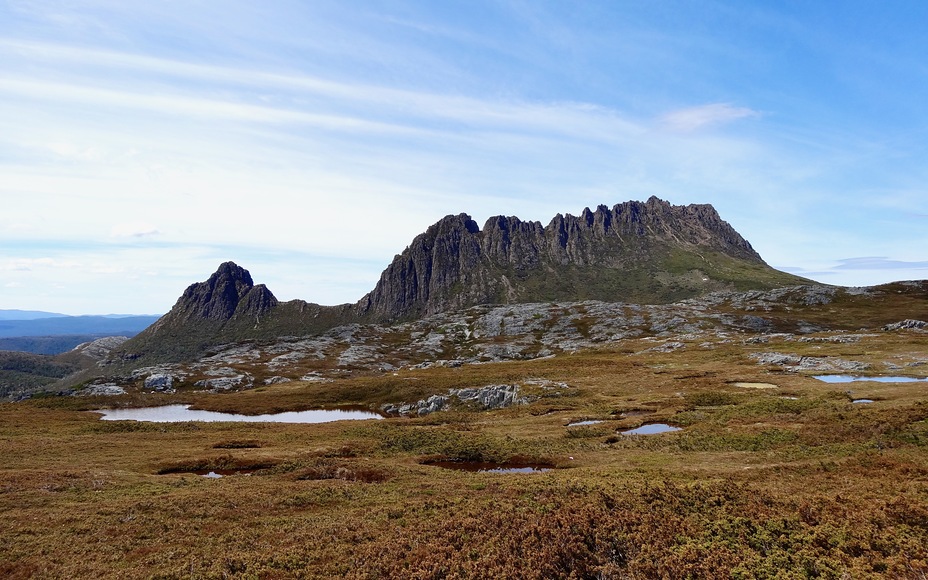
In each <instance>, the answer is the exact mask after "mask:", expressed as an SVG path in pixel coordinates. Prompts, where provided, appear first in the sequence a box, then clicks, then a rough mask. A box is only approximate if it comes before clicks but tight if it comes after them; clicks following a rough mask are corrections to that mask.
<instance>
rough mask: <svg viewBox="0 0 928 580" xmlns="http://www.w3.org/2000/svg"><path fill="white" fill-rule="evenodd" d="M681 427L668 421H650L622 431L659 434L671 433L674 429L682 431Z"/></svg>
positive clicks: (632, 433) (624, 432)
mask: <svg viewBox="0 0 928 580" xmlns="http://www.w3.org/2000/svg"><path fill="white" fill-rule="evenodd" d="M680 430H681V429H680V428H679V427H674V426H672V425H668V424H666V423H649V424H647V425H642V426H641V427H638V428H637V429H629V430H628V431H622V435H657V434H659V433H671V432H673V431H680Z"/></svg>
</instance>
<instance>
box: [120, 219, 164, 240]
mask: <svg viewBox="0 0 928 580" xmlns="http://www.w3.org/2000/svg"><path fill="white" fill-rule="evenodd" d="M110 235H111V236H112V237H114V238H150V237H154V236H159V235H161V231H160V230H159V229H158V228H156V227H155V226H153V225H151V224H149V223H145V222H127V223H121V224H116V225H114V226H113V229H112V230H110Z"/></svg>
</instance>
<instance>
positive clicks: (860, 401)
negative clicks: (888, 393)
mask: <svg viewBox="0 0 928 580" xmlns="http://www.w3.org/2000/svg"><path fill="white" fill-rule="evenodd" d="M851 402H852V403H872V402H873V399H854V400H853V401H851Z"/></svg>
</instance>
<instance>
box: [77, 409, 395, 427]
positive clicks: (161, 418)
mask: <svg viewBox="0 0 928 580" xmlns="http://www.w3.org/2000/svg"><path fill="white" fill-rule="evenodd" d="M94 413H102V414H103V417H101V419H102V420H103V421H149V422H153V423H179V422H183V421H202V422H208V423H209V422H218V421H231V422H238V423H328V422H330V421H346V420H361V419H382V418H383V417H382V416H380V415H378V414H377V413H372V412H370V411H360V410H357V409H312V410H309V411H287V412H284V413H270V414H265V415H239V414H235V413H218V412H216V411H200V410H194V409H191V408H190V405H164V406H162V407H141V408H138V409H100V410H98V411H94Z"/></svg>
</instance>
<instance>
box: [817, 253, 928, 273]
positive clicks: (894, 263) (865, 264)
mask: <svg viewBox="0 0 928 580" xmlns="http://www.w3.org/2000/svg"><path fill="white" fill-rule="evenodd" d="M838 261H839V262H840V263H839V264H838V265H837V266H835V269H836V270H926V269H928V261H923V262H917V261H916V262H907V261H904V260H892V259H890V258H887V257H885V256H866V257H861V258H845V259H843V260H838Z"/></svg>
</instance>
